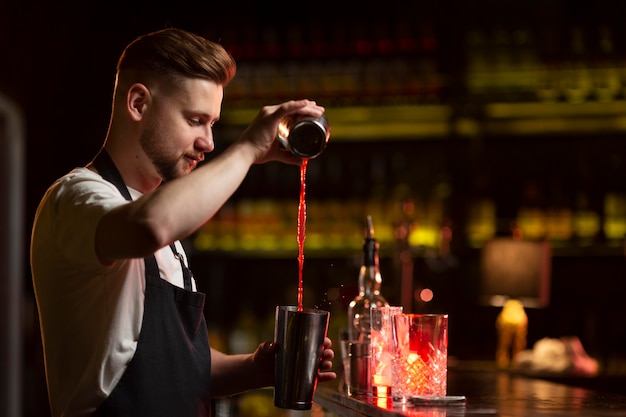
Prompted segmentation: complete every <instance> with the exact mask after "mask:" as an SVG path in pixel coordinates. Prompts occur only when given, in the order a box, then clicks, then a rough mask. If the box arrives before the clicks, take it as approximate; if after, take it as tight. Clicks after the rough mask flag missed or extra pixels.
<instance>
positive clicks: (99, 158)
mask: <svg viewBox="0 0 626 417" xmlns="http://www.w3.org/2000/svg"><path fill="white" fill-rule="evenodd" d="M93 164H94V166H95V167H96V169H97V170H98V172H99V173H100V175H101V176H102V178H104V179H105V180H107V181H109V182H110V183H112V184H113V185H115V187H116V188H117V189H118V190H119V192H120V193H121V194H122V196H124V198H125V199H126V200H128V201H132V199H133V198H132V197H131V195H130V192H129V191H128V187H126V184H125V183H124V179H123V178H122V175H121V174H120V172H119V171H118V169H117V167H116V166H115V163H114V162H113V160H112V159H111V156H110V155H109V153H108V152H107V151H106V149H104V148H102V149H100V152H98V155H96V158H95V159H94V161H93ZM170 249H171V250H172V252H173V253H174V257H175V258H176V259H178V260H179V261H180V267H181V268H182V270H183V282H184V286H185V289H186V290H187V291H191V278H192V276H193V275H192V273H191V270H190V269H189V268H188V267H187V265H185V262H183V256H182V255H181V254H180V253H178V251H177V250H176V246H175V245H174V244H173V243H172V244H171V245H170ZM144 263H145V266H146V272H151V273H153V274H154V276H159V265H158V264H157V261H156V258H155V257H154V255H152V256H147V257H145V258H144Z"/></svg>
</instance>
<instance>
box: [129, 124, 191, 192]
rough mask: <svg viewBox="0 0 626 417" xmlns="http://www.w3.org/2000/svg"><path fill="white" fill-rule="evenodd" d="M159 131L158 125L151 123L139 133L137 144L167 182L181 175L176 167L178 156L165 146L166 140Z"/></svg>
mask: <svg viewBox="0 0 626 417" xmlns="http://www.w3.org/2000/svg"><path fill="white" fill-rule="evenodd" d="M159 131H160V129H159V128H158V126H156V125H154V124H151V125H150V126H148V127H147V128H146V130H144V131H143V132H142V133H141V136H140V138H139V144H140V145H141V148H142V149H143V151H144V152H145V154H146V155H147V156H148V159H150V161H151V162H152V164H153V165H154V167H155V169H156V171H157V173H158V174H159V176H160V177H161V179H162V180H163V181H164V182H167V181H171V180H173V179H175V178H178V177H180V176H181V175H182V174H181V173H180V172H179V169H178V163H179V161H180V158H179V157H178V156H177V155H175V154H173V153H172V152H171V151H170V150H169V149H168V148H167V146H165V144H166V143H167V142H168V141H167V140H166V138H164V137H163V136H161V135H160V134H159Z"/></svg>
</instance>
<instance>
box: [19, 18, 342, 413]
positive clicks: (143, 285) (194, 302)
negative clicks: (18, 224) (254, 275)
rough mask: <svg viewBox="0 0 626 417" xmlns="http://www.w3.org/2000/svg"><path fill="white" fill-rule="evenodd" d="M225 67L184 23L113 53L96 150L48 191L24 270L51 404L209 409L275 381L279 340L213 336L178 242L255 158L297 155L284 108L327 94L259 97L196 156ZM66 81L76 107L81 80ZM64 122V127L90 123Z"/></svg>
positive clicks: (123, 409)
mask: <svg viewBox="0 0 626 417" xmlns="http://www.w3.org/2000/svg"><path fill="white" fill-rule="evenodd" d="M235 68H236V67H235V62H234V60H233V58H232V57H231V56H230V55H229V54H228V53H227V52H226V51H225V50H224V49H223V48H222V47H221V46H220V45H219V44H216V43H213V42H210V41H208V40H206V39H204V38H202V37H199V36H197V35H194V34H192V33H189V32H187V31H183V30H179V29H175V28H170V29H165V30H161V31H157V32H153V33H149V34H147V35H144V36H141V37H139V38H137V39H136V40H134V41H133V42H131V43H130V44H129V45H128V46H127V47H126V48H125V50H124V52H123V54H122V55H121V57H120V59H119V61H118V66H117V73H116V80H115V81H116V82H115V90H114V95H113V105H112V113H111V118H110V123H109V128H108V131H107V135H106V138H105V140H104V145H103V147H102V149H101V150H100V152H99V153H98V155H97V156H96V157H95V158H94V160H93V161H92V162H91V163H89V164H87V165H86V166H84V167H78V168H75V169H74V170H72V171H71V172H69V173H68V174H66V175H64V176H63V177H61V178H60V179H58V180H57V181H56V182H55V183H54V184H52V186H51V187H50V188H49V189H48V190H47V192H46V193H45V195H44V197H43V199H42V201H41V203H40V205H39V207H38V209H37V213H36V216H35V219H34V226H33V230H32V241H31V268H32V276H33V284H34V290H35V295H36V299H37V305H38V311H39V318H40V325H41V334H42V341H43V348H44V355H45V366H46V378H47V386H48V393H49V399H50V407H51V411H52V416H53V417H61V416H63V417H72V416H122V415H123V416H133V417H142V416H151V417H155V416H167V417H173V416H180V417H187V416H189V417H192V416H193V417H197V416H208V415H210V414H211V412H212V410H211V409H212V401H213V399H215V398H218V397H221V396H228V395H233V394H235V393H240V392H243V391H246V390H250V389H254V388H260V387H265V386H271V385H273V383H274V357H275V346H274V345H273V343H271V342H269V341H268V342H264V343H261V344H260V345H259V346H258V348H257V349H256V350H255V351H254V352H253V353H249V354H238V355H227V354H224V353H221V352H218V351H216V350H215V349H212V348H210V347H209V343H208V336H207V327H206V324H205V318H204V315H203V307H204V299H205V295H204V294H203V293H202V292H198V290H197V288H196V282H195V280H194V278H193V275H192V273H191V271H190V269H189V267H188V262H187V257H186V254H185V251H184V248H183V246H182V245H181V243H180V240H181V239H184V238H186V237H188V236H190V235H191V234H192V233H193V232H194V231H196V230H197V229H198V228H199V227H201V226H202V225H203V224H204V223H206V222H207V221H209V220H210V219H211V217H212V216H213V215H214V214H215V213H216V212H217V211H218V210H219V209H220V207H221V206H222V205H223V204H224V203H225V202H226V201H227V199H228V198H229V197H230V196H231V195H232V194H233V192H234V191H235V190H236V189H237V188H238V187H239V185H240V184H241V183H242V181H243V179H244V178H245V176H246V175H247V173H248V170H249V169H250V167H251V166H252V165H254V164H260V163H266V162H269V161H280V162H283V163H288V164H296V165H299V164H302V160H301V159H300V158H298V157H296V156H294V155H292V154H291V153H289V152H286V151H284V150H282V149H281V148H280V147H279V146H278V143H277V142H276V141H275V137H276V131H277V127H278V124H279V121H280V120H281V119H282V118H283V117H285V116H287V115H290V114H302V115H307V116H312V117H320V116H322V115H323V113H324V108H323V107H321V106H319V105H317V104H316V103H315V102H313V101H309V100H297V101H288V102H284V103H282V104H279V105H273V106H266V107H263V108H262V109H261V110H260V112H259V113H258V116H257V117H256V118H255V119H254V120H253V121H252V122H251V124H250V126H249V127H248V128H247V129H246V130H245V131H244V132H243V134H242V135H241V137H240V138H239V139H238V140H237V141H235V142H233V143H232V144H231V145H230V146H229V147H228V148H227V149H225V150H224V151H223V152H222V153H221V154H220V155H218V156H216V157H215V158H214V159H212V161H210V162H207V163H205V164H203V165H201V166H200V164H201V163H202V162H203V160H204V156H205V153H208V152H211V151H213V150H214V137H213V133H212V128H213V125H214V124H215V123H216V122H217V121H218V120H219V118H220V111H221V104H222V99H223V97H224V88H225V87H226V86H227V84H228V83H229V81H230V80H231V79H232V78H233V77H234V75H235ZM72 70H74V71H79V70H80V68H72ZM69 87H73V88H69ZM67 92H68V94H71V95H74V99H75V100H76V103H75V104H76V105H77V106H79V105H81V96H82V95H83V94H89V88H88V86H79V85H76V86H68V90H67ZM68 119H69V121H72V114H71V113H70V114H68ZM73 121H74V122H75V123H74V124H73V127H74V130H69V129H68V131H67V134H73V135H76V134H80V135H81V136H87V137H88V136H89V133H88V132H83V131H82V130H80V126H81V124H80V120H73ZM70 126H72V125H70ZM208 290H210V288H208ZM333 356H334V352H333V350H332V349H331V341H330V339H328V338H326V340H325V343H324V351H323V353H322V365H321V369H320V373H319V380H320V381H322V382H323V381H330V380H333V379H335V378H336V374H335V373H334V372H331V371H330V369H331V367H332V359H333Z"/></svg>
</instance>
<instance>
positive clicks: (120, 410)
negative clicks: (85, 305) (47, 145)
mask: <svg viewBox="0 0 626 417" xmlns="http://www.w3.org/2000/svg"><path fill="white" fill-rule="evenodd" d="M94 165H95V167H96V169H97V170H98V172H99V173H100V175H102V177H103V178H104V179H106V180H108V181H110V182H112V183H113V184H114V185H115V186H116V187H117V188H118V189H119V190H120V192H121V193H122V195H123V196H124V197H125V198H126V199H127V200H132V198H131V196H130V193H129V192H128V188H126V185H125V184H124V182H123V180H122V177H121V175H120V174H119V172H118V170H117V168H116V167H115V165H114V163H113V161H112V160H111V158H110V157H109V155H108V154H107V152H106V151H105V150H104V149H102V151H101V152H100V153H99V154H98V156H97V157H96V159H95V160H94ZM172 250H173V251H174V256H177V257H178V258H179V259H181V265H182V267H183V275H184V276H185V280H186V281H187V282H186V283H185V286H186V287H187V286H188V285H189V289H190V288H191V287H190V281H191V278H190V276H189V275H190V274H189V270H188V269H187V267H186V266H185V265H184V263H183V262H182V258H181V257H180V256H179V255H178V254H177V253H176V252H175V249H174V248H173V247H172ZM144 261H145V268H146V293H145V301H144V313H143V322H142V326H141V331H140V333H139V340H138V343H137V349H136V351H135V355H134V356H133V358H132V360H131V361H130V363H129V364H128V367H127V369H126V371H125V372H124V375H122V378H121V380H120V381H119V383H118V384H117V385H116V387H115V388H114V389H113V392H111V394H110V395H109V397H108V398H107V399H105V400H104V402H103V403H102V404H101V405H100V406H99V407H98V409H97V410H96V412H95V414H94V415H95V416H98V417H111V416H115V417H119V416H128V417H143V416H145V417H148V416H149V417H159V416H163V417H204V416H209V415H211V414H212V402H211V399H210V398H209V389H210V385H211V352H210V349H209V342H208V334H207V327H206V323H205V320H204V300H205V294H203V293H199V292H192V291H190V290H185V289H182V288H179V287H177V286H175V285H173V284H171V283H169V282H167V281H166V280H164V279H161V277H160V275H159V268H158V265H157V262H156V258H155V257H154V256H149V257H147V258H145V259H144Z"/></svg>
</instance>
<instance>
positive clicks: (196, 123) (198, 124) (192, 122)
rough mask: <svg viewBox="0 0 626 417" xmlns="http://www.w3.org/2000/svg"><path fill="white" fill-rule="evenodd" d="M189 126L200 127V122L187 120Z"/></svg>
mask: <svg viewBox="0 0 626 417" xmlns="http://www.w3.org/2000/svg"><path fill="white" fill-rule="evenodd" d="M189 124H190V125H191V126H200V125H201V124H202V121H201V120H200V119H189Z"/></svg>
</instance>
